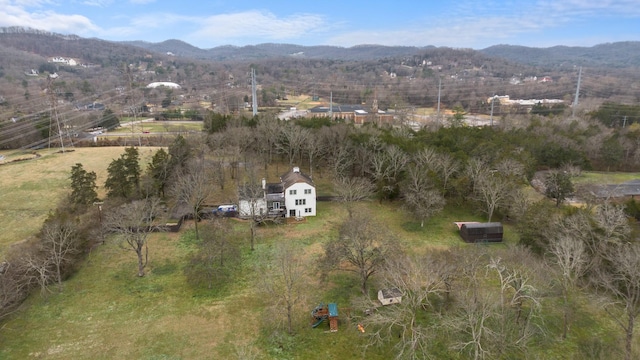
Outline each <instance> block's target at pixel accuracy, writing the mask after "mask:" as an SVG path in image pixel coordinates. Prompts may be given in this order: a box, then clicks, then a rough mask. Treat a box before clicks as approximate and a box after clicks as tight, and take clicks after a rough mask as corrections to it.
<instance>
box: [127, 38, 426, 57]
mask: <svg viewBox="0 0 640 360" xmlns="http://www.w3.org/2000/svg"><path fill="white" fill-rule="evenodd" d="M123 44H127V45H133V46H137V47H141V48H144V49H147V50H151V51H155V52H160V53H169V52H170V53H172V54H174V55H176V56H182V57H191V58H196V59H202V60H217V61H225V60H253V59H265V58H278V57H299V58H306V59H331V60H349V61H358V60H375V59H380V58H388V57H398V56H412V55H415V54H418V53H420V52H421V51H423V50H424V49H425V47H414V46H382V45H358V46H353V47H349V48H344V47H340V46H302V45H293V44H273V43H268V44H259V45H247V46H231V45H226V46H218V47H214V48H211V49H206V50H204V49H200V48H197V47H195V46H192V45H190V44H188V43H186V42H184V41H181V40H166V41H163V42H160V43H149V42H145V41H127V42H123Z"/></svg>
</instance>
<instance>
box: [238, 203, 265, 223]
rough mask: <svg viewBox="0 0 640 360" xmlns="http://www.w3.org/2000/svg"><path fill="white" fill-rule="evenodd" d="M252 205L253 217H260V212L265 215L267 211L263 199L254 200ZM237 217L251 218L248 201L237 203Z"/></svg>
mask: <svg viewBox="0 0 640 360" xmlns="http://www.w3.org/2000/svg"><path fill="white" fill-rule="evenodd" d="M253 205H254V212H253V215H260V211H262V212H263V213H264V214H266V213H267V211H268V209H267V201H266V200H265V199H256V201H255V202H254V203H253ZM238 216H239V217H241V218H250V217H251V216H252V212H251V202H250V201H247V200H240V201H239V202H238Z"/></svg>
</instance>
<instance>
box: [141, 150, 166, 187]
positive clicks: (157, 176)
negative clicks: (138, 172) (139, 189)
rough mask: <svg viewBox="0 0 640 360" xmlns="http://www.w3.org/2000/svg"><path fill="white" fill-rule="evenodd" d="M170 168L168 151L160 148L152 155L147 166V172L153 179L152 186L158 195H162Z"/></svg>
mask: <svg viewBox="0 0 640 360" xmlns="http://www.w3.org/2000/svg"><path fill="white" fill-rule="evenodd" d="M170 170H171V168H170V157H169V153H167V152H166V151H165V150H164V149H162V148H160V149H159V150H158V151H156V153H155V154H154V155H153V158H152V159H151V162H150V163H149V166H148V167H147V172H148V174H149V176H151V178H152V179H153V186H154V188H155V190H156V191H157V195H158V196H161V197H164V190H165V188H166V186H167V182H168V180H169V175H170V173H171V171H170Z"/></svg>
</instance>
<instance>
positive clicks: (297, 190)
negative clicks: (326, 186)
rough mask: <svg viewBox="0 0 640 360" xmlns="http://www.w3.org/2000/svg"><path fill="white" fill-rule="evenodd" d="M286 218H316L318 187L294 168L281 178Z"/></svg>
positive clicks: (298, 169)
mask: <svg viewBox="0 0 640 360" xmlns="http://www.w3.org/2000/svg"><path fill="white" fill-rule="evenodd" d="M280 182H281V183H282V188H283V190H284V206H285V209H286V213H285V216H286V217H306V216H316V187H315V185H314V184H313V180H311V178H310V177H309V176H307V175H305V174H303V173H302V172H300V168H299V167H294V168H293V169H292V170H291V171H289V172H288V173H286V174H284V175H282V176H281V177H280Z"/></svg>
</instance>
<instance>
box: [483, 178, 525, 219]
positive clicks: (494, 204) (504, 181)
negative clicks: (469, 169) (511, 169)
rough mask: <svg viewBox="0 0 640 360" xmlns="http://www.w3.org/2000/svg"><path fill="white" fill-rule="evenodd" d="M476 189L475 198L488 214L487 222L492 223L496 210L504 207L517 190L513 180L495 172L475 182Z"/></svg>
mask: <svg viewBox="0 0 640 360" xmlns="http://www.w3.org/2000/svg"><path fill="white" fill-rule="evenodd" d="M474 187H475V192H474V194H475V197H476V199H477V200H478V202H479V203H480V204H482V206H483V211H484V212H485V213H486V214H487V222H491V218H492V217H493V214H494V212H495V210H496V209H498V208H499V207H500V206H502V205H504V203H505V201H506V200H508V199H509V197H510V194H511V192H512V191H513V190H514V188H515V187H514V184H513V183H512V181H511V180H509V179H508V178H506V177H504V176H502V175H501V174H499V173H494V172H486V173H482V175H481V176H479V177H478V178H477V179H476V180H475V181H474Z"/></svg>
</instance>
